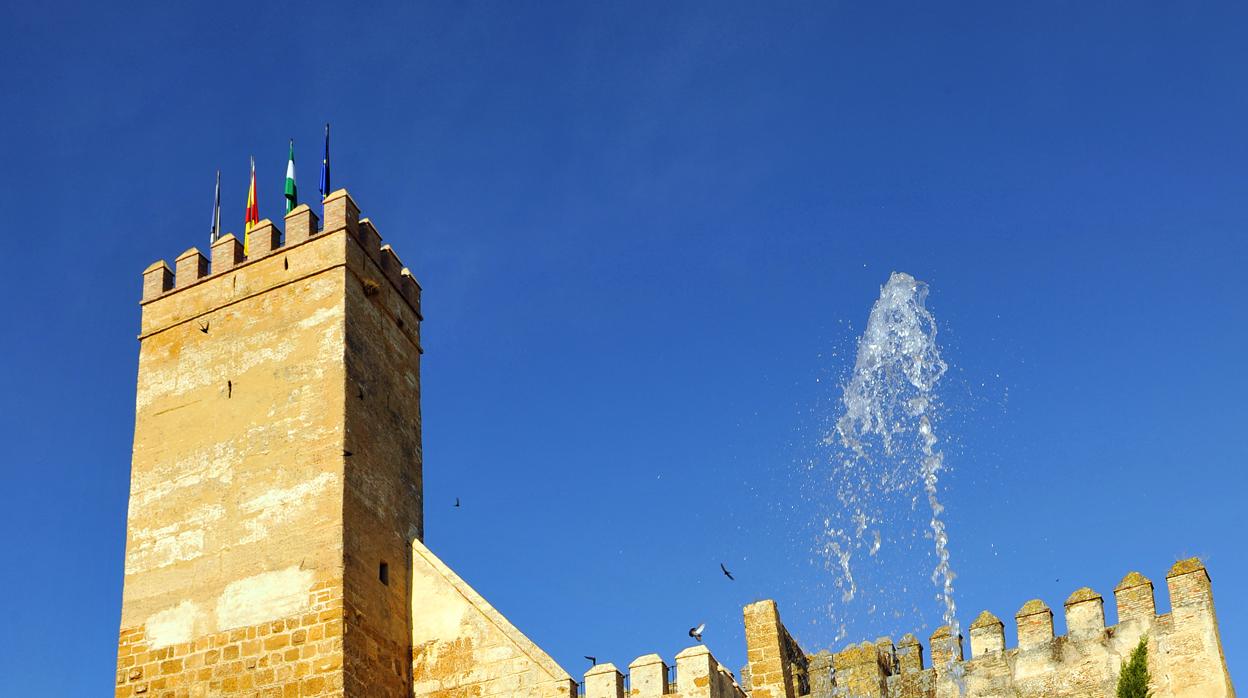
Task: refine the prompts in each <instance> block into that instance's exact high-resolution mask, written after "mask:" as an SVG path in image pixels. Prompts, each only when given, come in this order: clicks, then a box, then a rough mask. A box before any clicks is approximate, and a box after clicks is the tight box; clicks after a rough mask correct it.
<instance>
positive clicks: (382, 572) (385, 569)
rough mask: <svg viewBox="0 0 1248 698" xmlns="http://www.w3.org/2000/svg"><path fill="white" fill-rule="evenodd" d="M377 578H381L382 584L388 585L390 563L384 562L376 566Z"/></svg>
mask: <svg viewBox="0 0 1248 698" xmlns="http://www.w3.org/2000/svg"><path fill="white" fill-rule="evenodd" d="M377 578H378V579H380V580H381V583H382V584H385V585H386V586H390V565H387V564H386V563H384V562H383V563H381V567H378V568H377Z"/></svg>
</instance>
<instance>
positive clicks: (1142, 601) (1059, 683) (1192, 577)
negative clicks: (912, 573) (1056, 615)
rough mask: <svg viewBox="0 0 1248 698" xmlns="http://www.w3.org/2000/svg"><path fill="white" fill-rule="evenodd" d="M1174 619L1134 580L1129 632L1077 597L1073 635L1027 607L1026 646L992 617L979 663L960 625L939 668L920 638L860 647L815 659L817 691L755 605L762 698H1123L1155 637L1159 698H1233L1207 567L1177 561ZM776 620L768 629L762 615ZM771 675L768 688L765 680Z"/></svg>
mask: <svg viewBox="0 0 1248 698" xmlns="http://www.w3.org/2000/svg"><path fill="white" fill-rule="evenodd" d="M1166 585H1167V587H1168V589H1169V595H1170V606H1171V611H1170V613H1165V614H1161V615H1158V614H1157V613H1156V606H1155V603H1154V598H1153V585H1152V582H1150V581H1149V580H1148V578H1146V577H1144V576H1143V575H1141V574H1140V573H1138V572H1131V573H1130V574H1128V575H1127V576H1126V577H1124V578H1123V579H1122V581H1121V582H1120V583H1119V584H1118V585H1117V586H1116V587H1115V589H1114V601H1115V604H1116V606H1117V612H1118V624H1117V625H1114V626H1110V627H1106V625H1105V609H1104V600H1103V599H1102V597H1101V595H1100V594H1098V593H1096V592H1095V591H1093V590H1092V589H1090V588H1087V587H1084V588H1081V589H1078V590H1076V591H1075V592H1074V593H1072V594H1071V595H1070V597H1069V598H1067V599H1066V602H1065V603H1064V604H1063V612H1064V614H1065V619H1066V630H1067V632H1066V635H1063V636H1055V635H1054V633H1053V611H1052V610H1051V609H1050V608H1049V607H1048V606H1047V605H1046V604H1045V603H1044V602H1043V601H1041V600H1039V599H1033V600H1031V601H1028V602H1026V603H1025V604H1023V606H1022V607H1021V608H1020V609H1019V610H1018V612H1017V613H1016V614H1015V615H1014V621H1015V624H1016V626H1017V629H1018V647H1013V648H1010V647H1006V644H1005V625H1004V623H1002V621H1001V620H1000V619H999V618H997V617H996V616H995V615H993V614H992V613H990V612H988V611H984V612H982V613H980V614H979V616H978V617H977V618H976V619H975V621H974V622H972V623H971V625H970V627H969V632H970V649H971V657H970V658H969V659H966V658H964V657H963V654H962V649H963V643H962V640H963V638H961V637H957V638H951V637H950V636H949V629H948V627H941V628H938V629H937V630H936V631H935V632H934V633H932V636H931V638H930V641H929V644H928V647H930V648H932V657H931V661H930V664H928V663H925V662H924V659H923V650H924V648H923V645H922V644H921V643H920V642H919V640H918V639H917V638H916V637H915V636H913V635H910V634H907V635H905V636H904V637H902V638H901V640H899V641H898V642H897V643H895V644H894V643H893V641H892V639H891V638H887V637H884V638H879V639H877V640H876V641H875V642H863V643H860V644H856V645H850V646H848V647H846V648H845V649H844V650H842V651H840V652H836V653H830V652H826V651H825V652H821V653H819V654H816V655H813V656H810V657H807V666H808V670H809V672H810V691H809V693H808V694H803V693H801V692H794V691H789V690H786V689H785V687H784V685H783V684H784V682H785V680H786V679H785V672H787V671H789V669H788V668H786V667H784V666H782V665H783V664H784V663H786V662H787V660H784V659H781V660H780V661H772V663H771V664H770V665H768V666H767V667H766V671H765V672H763V671H761V670H760V666H761V663H764V662H767V661H769V659H770V658H772V657H782V655H776V654H775V647H776V642H775V639H774V638H775V637H776V636H779V635H781V634H783V635H787V631H784V629H783V625H782V624H780V621H779V615H778V614H773V613H772V610H771V609H774V603H773V602H770V601H765V602H760V603H757V604H752V605H751V606H747V607H746V609H745V623H746V642H747V650H748V652H749V660H750V664H749V670H750V674H751V676H750V681H749V683H750V684H751V685H752V688H753V692H752V693H751V694H750V695H751V696H759V697H760V698H762V697H766V698H778V697H779V696H785V697H786V698H796V697H797V696H801V695H810V696H812V698H832V697H836V698H860V697H870V698H946V697H948V698H953V697H954V696H958V695H960V694H959V686H958V683H957V682H958V680H959V678H958V675H959V674H960V675H961V679H960V680H961V681H963V682H964V685H965V689H966V692H965V694H964V695H966V696H969V697H972V698H998V697H999V698H1047V697H1050V696H1070V697H1072V698H1081V697H1087V698H1093V697H1096V698H1101V697H1102V696H1112V695H1113V694H1114V691H1115V688H1116V686H1117V681H1118V674H1119V672H1120V671H1121V668H1122V665H1123V663H1124V662H1125V661H1126V660H1127V659H1128V658H1129V657H1130V654H1131V651H1132V650H1133V649H1134V648H1135V647H1136V645H1137V644H1138V643H1139V641H1140V638H1142V637H1147V641H1148V649H1149V652H1148V664H1149V673H1150V675H1151V677H1152V683H1151V684H1150V686H1151V688H1152V691H1153V696H1154V698H1225V697H1233V696H1234V695H1235V690H1234V688H1233V687H1232V685H1231V681H1230V676H1229V674H1228V672H1227V668H1226V660H1225V659H1224V657H1223V653H1222V644H1221V640H1220V636H1219V634H1218V622H1217V616H1216V614H1215V612H1214V607H1213V592H1212V588H1211V585H1210V580H1209V574H1208V571H1207V570H1206V569H1205V566H1204V565H1203V564H1202V563H1201V561H1200V560H1198V559H1196V558H1191V559H1188V560H1182V561H1180V562H1177V563H1175V564H1174V566H1173V567H1171V568H1170V571H1169V573H1168V574H1167V575H1166ZM763 617H765V622H762V621H760V618H763ZM760 676H762V677H765V680H763V681H761V682H760V680H759V678H760Z"/></svg>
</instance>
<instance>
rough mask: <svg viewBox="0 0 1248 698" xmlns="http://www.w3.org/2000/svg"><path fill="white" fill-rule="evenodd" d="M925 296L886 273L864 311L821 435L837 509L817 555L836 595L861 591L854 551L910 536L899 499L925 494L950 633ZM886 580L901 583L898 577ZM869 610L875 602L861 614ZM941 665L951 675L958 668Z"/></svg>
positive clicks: (935, 370)
mask: <svg viewBox="0 0 1248 698" xmlns="http://www.w3.org/2000/svg"><path fill="white" fill-rule="evenodd" d="M926 298H927V286H926V284H924V283H923V282H921V281H918V280H916V279H915V278H914V277H912V276H910V275H909V274H903V273H900V272H894V273H893V274H892V276H891V277H890V278H889V280H888V283H887V284H885V285H884V286H883V287H882V288H881V289H880V298H879V300H877V301H876V303H875V305H874V306H873V307H872V308H871V316H870V319H869V320H868V321H867V327H866V330H865V331H864V332H863V334H862V337H861V338H860V339H859V341H858V353H857V358H856V360H855V363H854V369H853V373H852V375H851V376H850V378H849V380H848V381H847V382H846V384H845V388H844V393H843V395H842V397H841V407H842V408H843V412H842V414H841V416H840V418H839V419H838V420H837V422H836V424H835V427H834V428H832V429H831V430H830V432H829V433H828V434H827V436H826V437H825V439H824V443H825V445H826V446H827V447H828V448H830V449H831V450H832V453H833V456H832V459H833V461H832V462H833V465H834V473H833V475H832V478H831V480H830V482H831V483H832V485H833V489H834V490H835V495H836V498H837V501H838V502H839V504H840V509H839V511H838V512H836V513H834V514H832V515H830V516H829V518H828V519H825V520H824V535H823V539H822V543H821V546H822V550H821V552H822V554H823V557H824V560H825V565H826V566H827V567H828V568H829V569H830V570H832V571H833V572H834V573H835V575H836V585H837V587H838V588H839V589H840V591H841V598H842V601H845V602H848V601H851V600H853V599H854V597H855V596H856V594H857V593H858V591H859V589H858V583H857V581H856V580H855V576H854V566H855V562H856V560H855V556H859V557H861V556H863V555H865V556H867V557H868V558H874V557H876V556H877V555H879V554H881V545H882V544H885V542H888V543H893V544H903V545H906V544H910V543H913V541H912V540H909V539H908V538H907V536H906V535H905V531H900V530H898V529H899V528H902V526H900V525H899V520H900V519H901V518H902V517H901V514H902V513H903V512H904V511H905V509H906V508H907V506H906V505H907V504H908V505H909V507H908V508H909V509H910V510H911V511H914V510H915V508H916V507H917V504H918V502H919V501H921V500H922V499H926V501H927V504H928V507H929V508H930V510H931V517H930V519H929V521H928V532H927V535H926V536H925V537H929V538H931V539H932V540H933V541H934V544H935V555H936V565H935V569H933V570H932V573H931V579H932V582H933V584H935V585H936V587H937V589H938V593H937V599H938V600H939V601H940V602H941V603H942V604H943V609H942V616H943V618H944V622H945V624H946V625H948V626H949V627H950V630H951V631H952V632H951V633H950V637H951V638H957V637H958V636H959V635H960V631H959V628H958V621H957V615H956V612H957V607H956V605H955V603H954V598H953V580H954V572H953V569H952V568H951V567H950V565H949V549H948V542H949V539H948V534H947V533H946V531H945V524H944V521H943V519H942V514H943V512H944V507H943V506H942V505H941V503H940V499H939V496H938V494H939V491H938V484H939V478H940V473H941V470H942V469H943V467H944V462H943V455H942V453H941V451H940V450H939V449H938V448H937V444H938V439H937V437H936V431H935V428H934V426H933V421H934V419H935V417H936V415H935V412H936V407H937V406H938V405H937V401H936V393H935V388H936V384H937V383H938V382H939V381H940V379H941V376H943V375H944V374H945V371H946V370H947V369H948V365H947V364H946V363H945V362H944V360H943V359H941V356H940V351H939V348H938V347H937V344H936V320H935V318H934V317H933V316H932V314H931V313H930V312H929V311H928V310H927V308H926V307H925V305H924V303H925V301H926ZM882 533H883V539H882V536H881V534H882ZM905 553H906V551H902V554H905ZM889 583H891V584H895V585H903V589H904V584H905V582H904V580H899V579H891V580H889ZM874 610H875V606H874V604H873V605H872V606H871V607H870V609H869V610H868V612H874ZM843 629H844V626H843V625H842V634H843V633H844V630H843ZM838 639H840V638H839V637H838ZM951 641H956V640H951ZM950 655H951V656H952V655H953V653H952V652H951V653H950ZM949 668H950V670H951V672H953V674H954V678H955V679H957V678H958V674H957V672H958V671H959V670H960V666H951V667H949ZM958 684H959V685H961V681H958Z"/></svg>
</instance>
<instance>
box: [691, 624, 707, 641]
mask: <svg viewBox="0 0 1248 698" xmlns="http://www.w3.org/2000/svg"><path fill="white" fill-rule="evenodd" d="M703 630H706V623H699V624H698V627H696V628H689V637H691V638H693V639H695V640H697V641H698V642H701V641H702V631H703Z"/></svg>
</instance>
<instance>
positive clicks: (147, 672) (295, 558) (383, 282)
mask: <svg viewBox="0 0 1248 698" xmlns="http://www.w3.org/2000/svg"><path fill="white" fill-rule="evenodd" d="M324 212H325V223H324V225H323V226H320V225H319V221H318V220H317V216H316V214H314V213H313V212H312V211H311V209H310V208H308V207H307V206H306V205H303V206H298V207H296V208H295V209H294V210H293V211H291V212H290V214H289V215H287V216H286V217H285V221H284V224H285V228H286V234H285V238H284V239H283V236H282V231H281V230H280V229H279V228H278V227H277V226H276V225H274V224H273V223H272V222H271V221H268V220H265V221H261V222H260V223H259V224H258V225H256V226H255V227H254V228H253V229H252V230H251V232H250V234H249V240H248V245H247V248H248V254H247V255H245V256H244V254H243V245H242V244H241V243H240V241H239V240H238V239H237V238H235V237H234V236H233V235H225V236H223V237H221V238H220V239H218V240H216V241H215V242H214V243H213V244H212V246H211V249H210V250H209V256H210V258H209V256H205V255H204V254H203V253H202V252H201V251H200V250H198V249H197V248H191V249H188V250H187V251H186V252H184V253H183V254H181V255H179V256H178V258H177V259H176V260H175V262H174V264H173V266H172V267H170V265H169V264H167V263H166V262H164V261H159V262H156V263H154V264H152V265H151V266H149V267H148V268H147V269H146V270H145V271H144V272H143V285H142V300H141V307H142V319H141V323H140V332H139V371H138V387H137V395H136V401H135V410H136V414H135V435H134V456H133V463H132V468H131V487H130V503H129V511H128V521H127V540H126V564H125V585H124V595H123V605H122V619H121V628H122V629H121V636H120V641H119V651H118V671H117V689H116V694H117V695H118V696H132V695H145V694H146V695H165V694H166V693H169V694H170V695H173V694H177V695H256V694H261V693H266V694H267V693H272V694H274V695H301V696H316V695H337V696H343V695H346V696H409V695H411V686H412V677H411V657H410V648H411V629H410V615H411V613H410V608H411V597H410V593H409V587H410V583H411V567H412V549H411V542H412V541H413V540H419V539H421V538H422V537H423V508H422V506H423V505H422V497H423V487H422V472H421V470H422V466H421V461H422V455H421V427H420V424H421V415H420V356H421V353H422V350H421V344H420V323H421V320H422V317H421V311H420V292H421V290H420V285H419V284H418V283H417V282H416V280H415V278H414V277H413V276H412V274H411V272H410V271H408V270H407V269H406V268H405V267H404V266H403V264H402V262H401V261H400V260H399V258H398V256H397V255H396V254H395V252H394V250H393V249H391V248H390V247H389V246H385V247H383V246H382V245H381V236H380V234H379V233H378V232H377V229H376V227H374V225H373V224H372V223H371V222H370V221H369V220H368V219H361V218H360V215H359V208H358V207H357V206H356V204H355V202H354V201H353V200H352V198H351V196H350V195H349V194H348V193H347V192H346V191H345V190H339V191H336V192H333V193H331V194H330V195H329V196H327V197H326V198H325V200H324Z"/></svg>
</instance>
